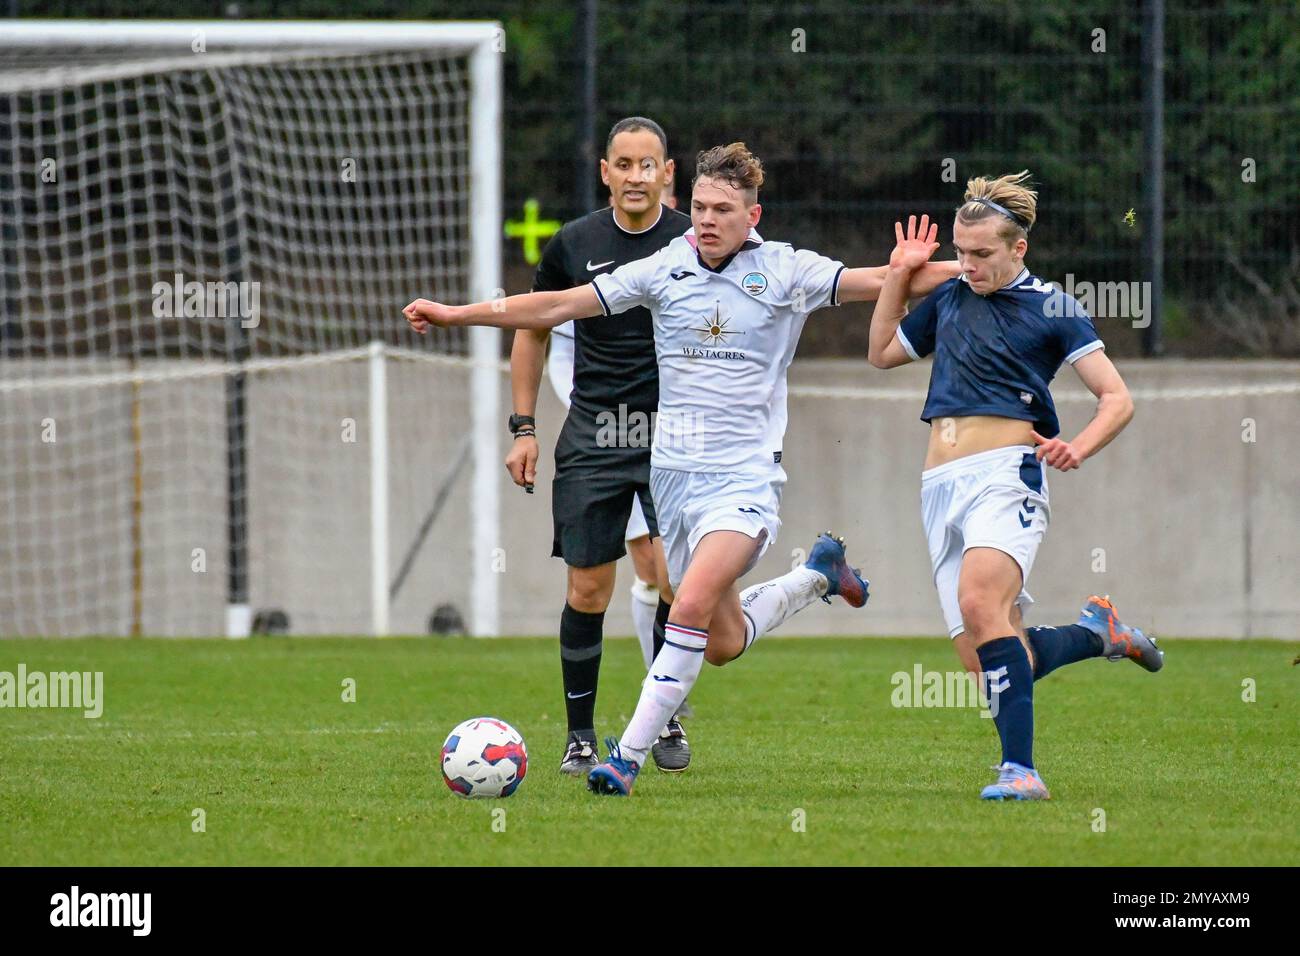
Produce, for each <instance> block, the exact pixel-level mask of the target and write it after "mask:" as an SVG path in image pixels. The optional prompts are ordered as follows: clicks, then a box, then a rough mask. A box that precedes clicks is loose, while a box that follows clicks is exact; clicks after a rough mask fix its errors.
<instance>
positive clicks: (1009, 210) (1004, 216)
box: [957, 169, 1038, 245]
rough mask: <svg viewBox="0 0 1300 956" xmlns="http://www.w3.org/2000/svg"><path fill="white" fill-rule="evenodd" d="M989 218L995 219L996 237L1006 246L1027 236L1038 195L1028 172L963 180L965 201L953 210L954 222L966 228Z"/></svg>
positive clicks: (1036, 210)
mask: <svg viewBox="0 0 1300 956" xmlns="http://www.w3.org/2000/svg"><path fill="white" fill-rule="evenodd" d="M998 206H1001V207H1002V208H1001V209H999V208H997V207H998ZM1004 210H1005V211H1004ZM989 216H997V217H998V219H999V223H998V236H999V237H1001V238H1002V239H1003V240H1005V241H1006V243H1007V245H1011V244H1012V243H1013V242H1015V241H1016V240H1017V239H1021V238H1023V237H1025V236H1028V235H1029V230H1030V229H1031V228H1032V227H1033V225H1034V222H1035V220H1036V219H1037V218H1038V192H1037V190H1035V189H1033V188H1032V183H1031V182H1030V180H1029V170H1027V169H1022V170H1021V171H1020V172H1018V173H1007V174H1006V175H1005V176H999V177H997V178H996V179H990V178H989V177H987V176H976V177H975V178H974V179H971V180H967V182H966V196H965V201H964V202H963V203H962V205H961V206H960V207H958V209H957V221H958V222H961V223H965V224H967V225H969V224H971V223H975V222H980V221H981V220H984V219H987V218H988V217H989Z"/></svg>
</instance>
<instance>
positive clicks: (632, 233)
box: [609, 203, 664, 236]
mask: <svg viewBox="0 0 1300 956" xmlns="http://www.w3.org/2000/svg"><path fill="white" fill-rule="evenodd" d="M609 214H610V215H611V216H613V217H614V225H616V226H618V228H619V229H621V230H623V232H626V233H627V234H628V235H629V236H640V235H642V234H644V233H647V232H649V231H650V230H651V229H653V228H654V227H655V226H657V225H659V220H660V219H663V217H664V204H663V203H660V204H659V215H658V216H656V217H655V221H654V222H652V223H650V225H648V226H646V227H645V228H644V229H637V230H635V231H633V230H631V229H628V228H627V227H626V226H624V225H623V224H622V223H621V222H619V221H618V210H617V209H615V208H614V207H613V206H610V207H609Z"/></svg>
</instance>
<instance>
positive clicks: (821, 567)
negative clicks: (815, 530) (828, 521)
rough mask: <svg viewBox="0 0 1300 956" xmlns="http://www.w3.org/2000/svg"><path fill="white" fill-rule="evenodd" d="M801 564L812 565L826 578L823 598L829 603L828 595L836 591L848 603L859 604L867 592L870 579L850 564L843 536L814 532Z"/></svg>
mask: <svg viewBox="0 0 1300 956" xmlns="http://www.w3.org/2000/svg"><path fill="white" fill-rule="evenodd" d="M804 567H806V568H812V569H813V570H814V571H816V572H817V573H818V574H820V575H822V577H824V578H826V593H825V594H824V595H822V600H823V601H825V602H826V603H827V604H830V603H831V595H832V594H838V595H839V596H840V597H842V598H844V600H845V601H847V602H848V605H849V607H862V605H864V604H866V603H867V598H868V597H870V594H868V592H867V588H868V587H870V585H871V582H870V581H867V580H865V579H864V578H863V577H862V575H861V574H860V573H859V572H858V569H857V568H851V567H849V563H848V561H847V560H846V559H845V557H844V539H843V538H840V537H837V536H836V535H834V534H832V533H831V532H830V531H827V532H825V533H824V534H820V535H818V536H817V540H816V541H815V542H813V546H812V551H811V552H809V554H808V560H807V561H805V562H804Z"/></svg>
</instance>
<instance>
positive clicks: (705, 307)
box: [404, 143, 957, 796]
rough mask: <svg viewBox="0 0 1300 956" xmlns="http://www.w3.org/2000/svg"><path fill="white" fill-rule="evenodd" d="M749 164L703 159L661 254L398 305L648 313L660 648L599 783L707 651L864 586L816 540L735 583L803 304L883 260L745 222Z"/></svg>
mask: <svg viewBox="0 0 1300 956" xmlns="http://www.w3.org/2000/svg"><path fill="white" fill-rule="evenodd" d="M762 182H763V169H762V164H761V163H760V162H759V160H758V159H757V158H756V157H754V156H753V154H751V153H750V151H749V150H748V149H747V148H746V147H745V145H744V144H743V143H732V144H731V145H729V146H719V147H715V148H714V149H711V150H707V151H705V152H702V153H700V155H699V157H698V159H697V165H696V175H695V181H694V184H693V188H692V196H691V220H692V229H691V230H690V231H689V232H687V233H686V235H684V236H681V237H679V238H677V239H674V240H673V241H672V242H670V243H669V244H668V245H667V246H665V247H664V248H663V249H661V250H660V251H659V252H657V253H655V254H654V255H652V256H649V257H647V258H645V259H641V260H638V261H636V262H631V263H629V264H627V265H624V266H621V267H619V268H618V269H615V270H614V271H613V272H611V273H608V274H606V275H601V276H597V277H596V279H595V280H594V281H593V282H592V283H590V284H588V285H585V286H580V287H578V288H576V289H570V290H567V291H564V292H554V293H532V294H529V295H520V296H511V297H509V298H507V299H505V300H504V301H503V302H502V301H498V302H496V303H492V302H484V303H478V304H475V305H468V306H459V307H457V306H447V305H442V304H439V303H436V302H431V301H429V300H427V299H417V300H416V301H414V302H412V303H411V304H410V305H408V306H407V307H406V309H405V310H404V312H405V314H406V316H407V319H408V321H409V322H410V323H411V325H412V327H414V328H415V329H416V330H417V331H423V330H424V329H425V328H427V327H428V326H429V325H431V324H432V325H437V326H459V325H493V326H501V327H506V328H543V327H554V326H556V325H559V324H560V323H562V322H565V321H568V320H569V319H584V318H590V317H595V316H608V315H614V314H617V313H619V312H623V311H625V310H627V309H629V308H632V307H634V306H636V305H643V306H645V307H646V308H648V309H649V310H650V313H651V316H652V318H653V320H654V336H655V350H656V353H657V357H658V364H659V413H658V420H657V422H656V425H655V429H654V442H653V447H652V452H651V472H650V487H651V491H652V493H653V495H654V498H655V503H656V511H657V514H658V521H659V531H660V534H661V535H662V537H663V542H664V551H665V556H666V558H667V563H668V580H669V584H670V585H671V587H672V589H673V591H674V593H675V595H676V596H675V599H674V601H673V604H672V617H671V618H670V620H669V622H668V625H667V639H666V640H665V643H664V647H663V650H662V651H661V652H660V653H659V655H658V656H657V657H656V658H655V661H654V666H653V667H652V668H651V670H650V674H649V675H648V677H647V679H646V680H645V682H644V683H643V684H642V691H641V697H640V701H639V702H638V704H637V708H636V712H635V714H634V715H633V717H632V720H631V722H630V723H629V725H628V727H627V729H626V730H625V731H624V733H623V736H622V739H621V740H618V741H616V740H615V739H614V738H612V737H611V738H609V739H608V740H607V744H608V746H609V750H610V757H609V759H608V760H607V761H606V762H605V763H602V764H601V765H599V766H598V767H596V768H595V769H594V770H592V771H591V773H590V775H589V776H588V786H589V788H590V789H591V790H592V791H594V792H596V793H604V794H612V795H621V796H626V795H627V794H629V793H630V792H631V790H632V785H633V783H634V782H635V780H636V777H637V774H638V773H639V772H640V769H641V766H642V765H643V764H644V762H645V758H646V755H647V754H648V753H649V750H650V747H651V745H652V744H653V743H654V741H655V739H656V738H657V736H658V734H659V731H660V728H662V727H663V726H664V723H665V721H666V720H667V719H668V718H670V717H671V716H672V715H673V713H674V712H675V711H676V710H677V708H678V707H679V706H680V705H681V702H682V700H683V699H684V698H685V697H686V695H687V694H688V693H689V692H690V690H691V688H692V686H693V685H694V684H695V681H696V678H697V677H698V676H699V673H700V669H701V666H702V664H703V662H704V661H706V660H707V661H708V662H709V663H711V664H715V665H721V664H725V663H727V662H728V661H731V660H734V659H735V658H737V657H739V656H740V655H741V654H742V653H744V651H745V650H747V649H748V648H749V646H750V645H752V644H753V643H754V641H755V640H757V639H758V638H759V637H761V636H762V635H763V634H765V633H767V632H768V631H771V630H773V629H775V628H776V627H778V626H779V625H780V624H781V623H782V622H784V621H785V620H786V619H788V618H789V617H790V616H791V615H793V614H794V613H796V612H797V611H799V610H801V609H803V608H805V607H807V606H808V605H809V604H811V603H812V602H813V601H814V600H816V599H817V598H819V597H820V598H824V599H826V600H827V601H829V597H830V596H831V595H835V594H838V595H840V596H841V597H843V598H844V599H845V600H846V601H847V602H848V603H849V604H850V605H851V606H854V607H861V606H862V605H863V604H865V603H866V600H867V584H866V582H865V581H864V580H863V579H862V578H861V577H860V576H859V574H858V573H857V572H856V571H855V570H854V569H852V568H850V567H849V565H848V563H847V561H846V559H845V555H844V546H843V541H842V540H841V539H838V538H835V537H834V536H833V535H831V534H830V533H827V534H824V535H822V536H820V537H819V538H818V539H817V542H816V544H815V545H814V546H813V548H812V551H811V553H810V555H809V559H808V562H807V563H806V564H805V565H803V566H801V567H799V568H796V569H795V570H793V571H791V572H789V573H788V574H785V575H782V576H781V577H779V578H776V579H774V580H772V581H766V582H764V583H762V584H758V585H754V586H752V587H749V588H747V589H746V590H745V591H744V592H743V593H742V592H740V591H739V590H738V589H737V587H736V582H737V580H738V579H739V578H741V577H742V576H743V575H744V574H746V573H747V572H748V571H749V570H751V569H752V568H753V567H754V565H755V564H756V563H757V562H758V560H759V558H761V557H762V555H763V553H764V552H765V551H766V550H767V548H768V547H770V546H771V544H772V542H773V541H775V540H776V536H777V533H778V531H779V530H780V527H781V521H780V517H779V513H778V512H779V506H780V499H781V489H782V487H783V486H784V484H785V477H786V476H785V472H784V470H783V469H782V467H781V442H782V438H783V436H784V434H785V427H786V370H787V368H788V367H789V365H790V361H791V359H792V358H793V356H794V351H795V346H796V345H797V344H798V341H799V334H800V332H801V330H802V328H803V324H804V322H805V321H806V320H807V318H808V316H809V314H811V313H812V312H815V311H816V310H818V309H821V308H824V307H826V306H831V305H838V304H840V303H841V302H847V301H866V300H873V299H875V298H876V297H877V295H878V294H879V291H880V288H881V286H882V284H883V281H884V277H885V275H886V273H887V271H888V270H887V267H883V266H882V267H877V268H861V269H846V268H845V267H844V265H843V263H840V262H838V261H835V260H833V259H828V258H826V257H825V256H821V255H818V254H817V253H814V252H809V251H807V250H798V251H796V250H795V249H793V248H791V247H790V246H789V245H788V244H786V243H780V242H766V241H764V240H763V239H762V237H760V236H759V234H758V233H757V232H756V231H755V227H756V226H757V225H758V222H759V218H760V216H761V214H762V207H761V206H760V205H759V204H758V187H759V186H760V185H762ZM956 274H957V265H956V263H955V262H948V263H929V264H927V265H925V266H923V267H922V268H921V269H919V270H918V271H917V272H915V273H914V274H913V276H912V281H911V283H910V286H909V291H910V292H911V294H913V295H919V294H924V293H926V292H928V291H930V290H931V289H934V288H935V287H937V286H938V285H939V284H940V283H942V282H944V281H945V280H947V279H949V278H952V277H953V276H955V275H956Z"/></svg>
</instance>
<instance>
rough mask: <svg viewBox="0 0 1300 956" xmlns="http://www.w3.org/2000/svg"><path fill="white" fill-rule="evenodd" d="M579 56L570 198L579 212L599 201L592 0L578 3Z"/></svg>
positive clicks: (594, 26) (597, 203)
mask: <svg viewBox="0 0 1300 956" xmlns="http://www.w3.org/2000/svg"><path fill="white" fill-rule="evenodd" d="M579 56H581V58H582V69H581V70H580V71H579V73H578V76H579V78H580V79H579V83H580V84H581V89H580V90H579V98H580V101H581V103H582V109H581V110H580V111H579V119H578V156H577V170H578V183H577V189H576V190H575V191H574V198H575V200H577V201H578V202H581V203H582V208H580V209H579V210H577V211H578V212H579V213H586V212H590V211H591V210H593V209H595V208H596V207H597V206H598V205H599V204H600V203H599V200H598V199H597V198H596V197H597V195H598V192H597V189H596V178H595V175H594V169H595V167H594V164H595V162H596V160H597V159H598V152H597V149H598V147H597V144H596V69H597V63H596V0H585V2H584V3H583V5H582V42H581V44H580V49H579Z"/></svg>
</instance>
